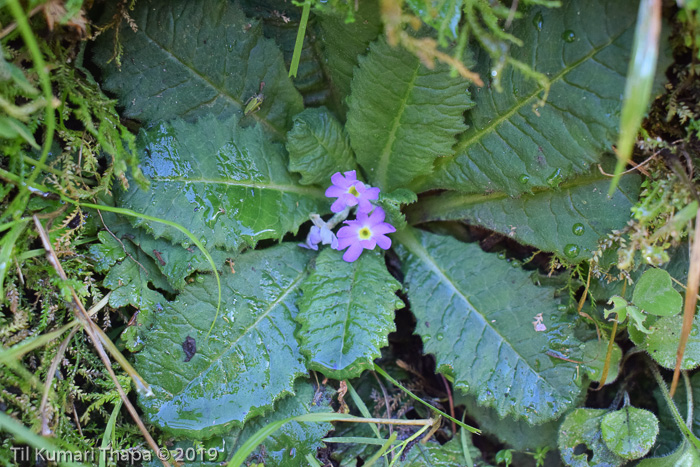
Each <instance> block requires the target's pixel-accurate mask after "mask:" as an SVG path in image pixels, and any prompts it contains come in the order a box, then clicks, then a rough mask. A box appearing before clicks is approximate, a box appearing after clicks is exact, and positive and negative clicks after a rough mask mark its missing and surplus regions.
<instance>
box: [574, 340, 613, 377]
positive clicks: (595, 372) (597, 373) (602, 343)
mask: <svg viewBox="0 0 700 467" xmlns="http://www.w3.org/2000/svg"><path fill="white" fill-rule="evenodd" d="M607 355H608V341H607V340H605V339H600V340H591V341H588V342H586V344H585V345H584V346H583V357H582V361H583V362H584V366H583V367H584V371H585V372H586V373H587V374H588V378H589V379H590V380H591V381H600V378H601V376H603V368H604V367H605V361H606V359H607ZM621 361H622V349H621V348H620V346H619V345H617V344H616V343H614V342H613V348H612V352H611V355H610V364H609V367H608V375H607V377H606V379H605V384H610V383H612V382H613V381H615V380H616V379H617V375H618V373H619V372H620V362H621Z"/></svg>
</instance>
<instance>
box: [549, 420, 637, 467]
mask: <svg viewBox="0 0 700 467" xmlns="http://www.w3.org/2000/svg"><path fill="white" fill-rule="evenodd" d="M607 413H608V411H607V410H604V409H576V410H573V411H572V412H571V413H570V414H568V415H567V416H566V418H565V419H564V422H563V423H562V424H561V426H560V427H559V452H560V453H561V459H562V461H564V463H566V465H569V466H571V467H588V466H591V467H593V466H600V467H603V466H606V467H617V466H620V465H622V464H624V463H625V462H627V461H626V460H625V459H623V458H621V457H619V456H618V455H617V454H615V453H614V452H612V451H611V450H610V449H608V447H607V446H606V444H605V442H604V441H603V438H602V434H601V428H600V423H601V421H602V420H603V417H604V416H605V414H607ZM581 444H583V445H584V446H585V447H586V448H588V450H590V451H592V452H593V457H592V458H591V459H590V460H588V458H587V454H586V453H585V452H583V453H580V454H576V452H578V451H577V450H576V448H578V447H579V445H581Z"/></svg>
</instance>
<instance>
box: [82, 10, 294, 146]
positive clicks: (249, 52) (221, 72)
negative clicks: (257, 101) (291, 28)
mask: <svg viewBox="0 0 700 467" xmlns="http://www.w3.org/2000/svg"><path fill="white" fill-rule="evenodd" d="M129 15H130V16H131V17H132V18H133V20H134V21H135V23H136V25H137V27H138V31H137V32H134V31H132V30H131V28H130V27H129V25H128V24H127V21H122V26H121V29H120V31H119V36H118V37H119V41H120V44H121V46H122V47H123V58H122V65H121V70H120V69H119V68H118V67H117V64H116V63H114V62H111V63H107V62H108V61H110V58H111V57H112V56H113V53H114V44H113V41H114V37H113V36H112V35H111V34H103V35H102V36H101V38H100V39H101V40H100V41H98V44H97V49H96V52H95V54H96V55H95V62H96V63H97V64H98V65H99V66H101V67H103V69H104V79H103V88H104V89H105V90H108V91H111V92H114V93H115V94H117V96H118V97H119V102H120V103H121V104H122V105H123V106H124V116H126V117H129V118H136V119H139V120H144V121H147V122H159V121H165V120H171V119H173V118H176V117H182V118H187V119H195V118H197V117H199V116H202V115H204V114H215V115H221V114H223V115H231V114H232V113H236V114H238V115H239V116H242V115H243V109H244V108H245V105H246V101H247V100H248V99H249V98H250V97H251V96H252V95H253V94H255V93H257V92H258V91H259V89H260V83H262V82H265V88H264V90H263V92H264V95H265V99H264V101H263V104H262V106H261V108H260V110H258V111H257V112H255V113H252V114H250V115H248V116H247V117H246V118H245V120H246V123H248V122H255V121H257V122H260V123H261V124H262V125H263V127H264V128H265V130H267V131H269V132H271V133H272V134H273V135H275V137H277V138H280V139H281V138H283V137H284V134H285V132H286V130H287V129H288V128H289V127H291V124H292V117H293V116H294V115H295V114H297V113H298V112H300V111H301V110H302V99H301V96H300V95H299V93H298V92H297V90H296V89H294V86H293V85H292V82H291V80H290V79H289V78H288V77H287V71H286V69H285V67H284V60H283V59H282V54H281V52H280V51H279V49H278V48H277V46H276V45H275V44H274V42H273V41H271V40H269V39H265V38H263V37H262V25H261V24H260V23H259V22H258V21H256V20H252V19H249V18H246V16H245V15H244V14H243V12H242V11H241V10H240V9H239V8H238V7H237V6H236V5H235V3H233V2H221V1H217V0H204V1H199V2H195V3H192V2H188V1H186V0H174V1H169V2H162V1H158V0H144V1H139V2H137V3H136V6H135V8H134V10H133V11H130V12H129ZM243 64H245V66H242V65H243Z"/></svg>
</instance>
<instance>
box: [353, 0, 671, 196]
mask: <svg viewBox="0 0 700 467" xmlns="http://www.w3.org/2000/svg"><path fill="white" fill-rule="evenodd" d="M562 3H563V4H562V6H561V7H560V8H545V7H539V6H538V7H534V8H532V9H530V11H529V13H528V16H527V17H526V18H523V20H521V21H518V22H517V23H516V24H515V26H514V28H513V30H512V34H513V35H514V36H516V37H518V38H519V39H521V40H522V42H523V44H524V45H523V46H522V47H519V48H518V49H517V50H513V51H512V53H513V57H514V58H516V59H518V60H521V61H522V62H524V63H525V64H526V65H528V66H530V67H532V68H533V69H534V70H536V71H538V72H540V73H543V74H544V75H546V76H547V77H548V78H549V80H550V82H551V90H550V93H549V97H548V99H547V103H546V104H545V105H544V106H543V107H540V108H538V109H537V110H536V111H535V110H533V106H534V105H536V103H537V102H538V101H539V99H541V97H542V88H540V86H539V85H538V84H537V83H536V82H535V81H534V80H531V79H528V78H526V77H525V76H524V75H523V74H522V73H521V72H520V71H518V70H516V69H514V68H513V67H506V68H505V70H504V71H503V72H502V76H501V85H502V87H503V88H504V89H507V90H508V92H502V93H498V92H496V90H495V89H493V87H488V86H485V87H482V88H477V89H475V90H474V101H475V103H476V106H475V107H474V109H473V110H472V111H471V112H469V114H468V122H467V123H468V124H469V129H468V130H467V131H466V132H465V133H464V134H463V135H462V136H461V137H460V138H459V142H458V143H457V146H456V154H455V155H454V156H449V157H445V158H442V159H439V160H438V161H437V164H436V167H435V172H434V175H432V176H428V177H427V178H425V177H424V178H423V179H421V180H419V181H418V180H417V181H416V183H417V185H418V186H416V187H415V188H420V189H421V190H430V189H435V188H450V189H456V190H459V191H464V192H469V193H483V192H490V191H498V192H505V193H507V194H508V195H511V196H516V195H519V194H520V193H524V192H527V191H530V190H531V189H532V188H533V187H547V186H551V185H556V184H558V182H559V181H560V180H565V179H568V178H570V177H571V176H572V175H574V174H580V173H585V172H589V171H590V169H591V168H592V165H593V164H595V163H596V162H598V160H599V157H600V155H601V154H602V153H603V152H604V151H610V149H611V147H612V145H613V143H614V142H615V141H616V137H617V128H618V124H619V114H620V110H621V99H620V96H621V95H622V93H623V91H624V86H625V75H626V72H627V63H628V62H629V57H630V49H631V44H632V36H633V32H634V26H635V18H636V2H619V1H617V0H596V1H593V2H562ZM490 62H491V60H490V58H489V56H488V54H487V53H485V52H484V51H481V53H480V55H479V58H478V60H477V63H478V65H477V67H476V68H475V71H477V72H479V73H480V74H481V76H489V71H490V69H491V67H492V64H491V63H490ZM662 71H663V70H659V71H658V73H661V72H662ZM538 113H539V116H538ZM351 137H352V133H351ZM523 176H524V177H527V178H528V182H527V183H526V184H523V183H521V182H520V179H521V177H523ZM605 191H606V192H607V190H605Z"/></svg>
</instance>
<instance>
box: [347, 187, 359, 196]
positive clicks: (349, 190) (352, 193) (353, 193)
mask: <svg viewBox="0 0 700 467" xmlns="http://www.w3.org/2000/svg"><path fill="white" fill-rule="evenodd" d="M348 193H350V194H351V195H353V196H360V193H359V192H358V191H357V189H355V185H352V186H351V187H350V188H348Z"/></svg>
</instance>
